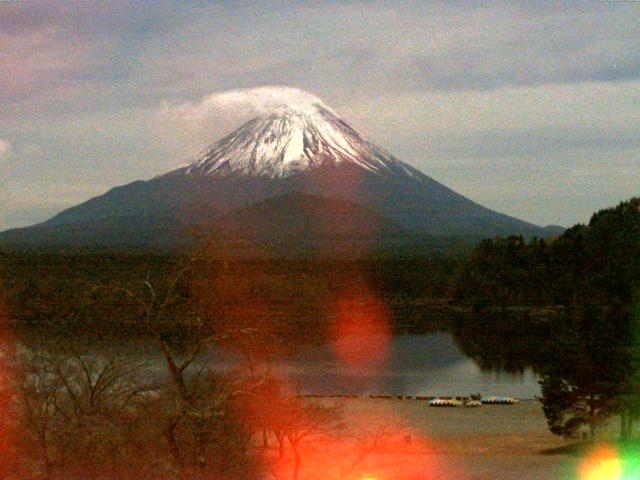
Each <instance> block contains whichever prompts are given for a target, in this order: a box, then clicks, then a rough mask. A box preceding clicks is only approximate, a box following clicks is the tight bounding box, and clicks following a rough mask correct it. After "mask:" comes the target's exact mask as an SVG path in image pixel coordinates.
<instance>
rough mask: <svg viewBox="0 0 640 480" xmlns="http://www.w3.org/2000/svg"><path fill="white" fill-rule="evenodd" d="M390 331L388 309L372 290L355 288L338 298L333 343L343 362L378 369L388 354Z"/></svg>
mask: <svg viewBox="0 0 640 480" xmlns="http://www.w3.org/2000/svg"><path fill="white" fill-rule="evenodd" d="M345 290H346V289H345ZM390 335H391V332H390V328H389V312H388V309H387V307H386V306H385V305H384V303H383V302H382V301H381V300H380V299H379V298H377V296H375V295H373V294H372V293H371V292H369V291H367V290H366V289H364V288H357V287H356V288H352V290H351V291H348V292H347V293H346V294H343V296H342V297H341V298H339V299H338V301H337V302H336V305H335V317H334V326H333V346H334V350H335V354H336V357H337V359H338V360H339V361H340V362H341V364H343V365H345V366H347V367H351V368H356V369H359V370H371V369H378V368H379V367H380V366H382V364H383V363H384V362H385V360H386V359H387V356H388V354H389V341H390Z"/></svg>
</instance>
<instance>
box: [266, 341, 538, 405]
mask: <svg viewBox="0 0 640 480" xmlns="http://www.w3.org/2000/svg"><path fill="white" fill-rule="evenodd" d="M276 363H277V365H276V368H275V370H276V371H277V372H279V373H282V374H284V375H287V376H289V377H290V378H292V379H293V380H294V381H296V382H297V383H298V384H299V385H300V389H301V391H303V392H307V393H319V394H365V393H384V394H392V395H432V396H436V395H468V394H470V393H477V392H480V393H483V394H502V395H512V396H516V397H520V398H532V397H533V396H534V395H537V394H539V387H538V384H537V378H536V377H535V375H534V374H533V373H532V372H531V370H528V369H526V370H524V371H523V372H522V373H520V374H510V373H504V372H502V373H501V372H486V371H482V370H481V369H480V368H479V367H478V366H477V365H476V364H475V363H474V361H473V360H470V359H469V358H467V357H466V356H465V355H464V353H462V352H461V351H460V349H459V348H458V347H457V345H456V342H455V341H454V339H453V337H452V336H451V335H450V334H448V333H433V334H428V335H398V336H396V337H394V338H393V339H392V340H391V345H390V352H389V356H388V358H387V361H386V362H385V364H384V366H383V367H382V368H381V369H379V370H373V371H364V370H358V369H355V368H348V367H345V366H343V365H340V364H339V363H338V362H337V361H336V359H335V356H334V355H333V351H332V348H331V346H330V345H325V346H323V347H320V348H311V347H309V348H307V349H305V350H304V351H302V352H300V354H299V355H296V356H295V358H293V357H291V358H287V359H279V360H278V361H277V362H276Z"/></svg>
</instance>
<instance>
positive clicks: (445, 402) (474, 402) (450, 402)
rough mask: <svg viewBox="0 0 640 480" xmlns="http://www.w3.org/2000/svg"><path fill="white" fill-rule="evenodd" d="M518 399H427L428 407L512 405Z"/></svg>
mask: <svg viewBox="0 0 640 480" xmlns="http://www.w3.org/2000/svg"><path fill="white" fill-rule="evenodd" d="M519 402H520V401H519V400H518V399H516V398H513V397H482V398H480V399H477V398H468V399H462V400H460V399H458V398H440V397H438V398H434V399H433V400H430V401H429V406H430V407H480V406H482V405H514V404H516V403H519Z"/></svg>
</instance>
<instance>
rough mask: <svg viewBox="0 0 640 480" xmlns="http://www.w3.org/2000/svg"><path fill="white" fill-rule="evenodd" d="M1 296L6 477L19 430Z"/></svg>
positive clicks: (2, 474)
mask: <svg viewBox="0 0 640 480" xmlns="http://www.w3.org/2000/svg"><path fill="white" fill-rule="evenodd" d="M0 288H1V287H0ZM1 297H2V292H1V291H0V478H6V476H7V475H8V474H9V473H11V472H12V470H13V466H14V464H15V462H16V461H17V460H16V457H17V453H18V452H17V448H18V447H17V439H18V435H17V433H18V432H17V425H16V421H17V419H16V408H15V400H14V382H13V381H12V380H13V378H14V374H15V371H14V359H15V350H14V345H13V339H12V336H11V333H10V323H9V316H8V314H7V312H6V309H5V307H4V305H3V303H2V300H1Z"/></svg>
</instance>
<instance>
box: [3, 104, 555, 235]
mask: <svg viewBox="0 0 640 480" xmlns="http://www.w3.org/2000/svg"><path fill="white" fill-rule="evenodd" d="M304 195H306V196H307V197H305V196H304ZM276 197H277V198H278V200H277V201H275V204H274V203H273V202H272V203H269V202H267V203H263V204H260V203H259V202H264V201H267V200H268V199H273V198H276ZM310 197H313V202H312V203H315V204H316V207H315V209H311V210H305V205H307V204H308V203H309V202H311V200H310ZM341 202H342V203H341ZM345 202H346V203H345ZM257 203H258V205H256V204H257ZM251 205H253V207H252V208H248V207H249V206H251ZM319 205H322V206H321V207H320V206H319ZM344 205H349V206H350V207H349V208H350V209H351V212H354V215H353V216H351V217H349V216H346V217H344V218H343V219H342V220H341V221H342V222H343V223H344V225H342V226H341V228H342V229H343V232H349V231H352V232H356V231H367V229H366V228H364V227H365V225H364V223H366V222H367V221H370V222H373V223H375V224H376V225H377V226H376V228H375V231H376V232H377V233H376V238H377V239H380V238H381V237H383V236H389V237H394V236H395V237H397V236H398V232H400V231H401V232H403V233H402V235H401V236H402V237H406V238H407V240H408V241H410V242H411V241H413V237H419V238H423V237H425V236H443V237H468V238H470V239H478V238H481V237H490V236H495V235H508V234H523V235H525V236H528V237H531V236H548V235H549V234H550V233H552V234H555V233H557V231H556V230H553V231H551V232H550V231H549V230H545V229H543V228H541V227H538V226H536V225H533V224H530V223H527V222H524V221H522V220H519V219H516V218H513V217H510V216H508V215H504V214H501V213H497V212H494V211H492V210H490V209H487V208H485V207H483V206H481V205H478V204H477V203H475V202H473V201H471V200H469V199H467V198H465V197H463V196H462V195H459V194H457V193H456V192H454V191H453V190H451V189H449V188H447V187H446V186H444V185H442V184H440V183H438V182H437V181H435V180H433V179H431V178H430V177H428V176H426V175H424V174H423V173H422V172H420V171H418V170H417V169H415V168H413V167H411V166H409V165H407V164H405V163H403V162H401V161H399V160H397V159H396V158H394V157H393V156H392V155H391V154H390V153H389V152H387V151H386V150H384V149H382V148H380V147H377V146H376V145H375V144H374V143H373V142H371V141H370V140H368V139H367V138H365V137H364V136H363V135H361V134H360V133H358V132H357V131H356V130H355V129H354V128H353V127H352V126H351V125H349V124H348V123H347V122H345V121H343V120H342V119H340V118H339V117H338V116H337V115H336V114H335V113H334V112H333V111H331V110H330V109H329V108H328V107H326V106H324V105H319V104H313V105H310V106H308V108H306V109H304V110H300V109H290V108H285V107H283V108H281V109H279V110H278V111H277V112H275V113H272V114H271V115H267V116H264V117H259V118H256V119H254V120H251V121H250V122H248V123H246V124H245V125H243V126H241V127H240V128H239V129H237V130H236V131H235V132H233V133H231V134H230V135H228V136H226V137H224V138H223V139H221V140H220V141H218V142H216V143H214V144H212V145H211V146H210V147H209V148H207V149H206V150H204V151H203V152H202V153H201V154H200V155H199V156H198V157H196V159H194V160H193V161H192V162H190V163H188V164H186V165H184V166H182V167H178V168H176V169H174V170H171V171H169V172H167V173H165V174H163V175H159V176H157V177H155V178H153V179H151V180H148V181H138V182H133V183H131V184H128V185H125V186H122V187H117V188H114V189H112V190H110V191H109V192H107V193H105V194H104V195H101V196H99V197H95V198H93V199H90V200H88V201H87V202H84V203H82V204H80V205H77V206H75V207H72V208H69V209H67V210H65V211H63V212H61V213H60V214H58V215H56V216H54V217H53V218H51V219H50V220H48V221H46V222H44V223H42V224H39V225H35V226H33V227H28V228H23V229H15V230H10V231H7V232H3V233H0V243H4V244H7V243H9V244H14V245H20V244H25V243H28V244H32V245H38V244H47V245H51V244H56V245H78V246H81V245H116V244H117V245H124V244H126V245H132V246H154V245H162V246H178V245H184V244H187V243H188V242H189V235H190V233H189V232H190V230H191V227H193V226H200V227H201V228H202V227H203V226H206V225H209V226H210V227H204V228H205V229H207V228H209V229H210V230H211V231H212V232H219V233H220V232H221V230H218V226H219V225H220V222H224V221H232V219H234V218H235V219H236V220H235V221H232V224H233V225H235V226H234V229H235V231H236V233H237V236H238V235H240V233H242V232H244V233H245V234H246V235H247V236H248V237H251V238H263V239H266V238H271V239H274V238H280V239H283V238H287V239H289V240H290V241H294V240H295V239H294V238H293V237H294V236H300V235H303V234H305V235H307V237H309V236H313V235H321V234H322V232H321V231H319V230H318V229H317V228H315V229H314V228H311V224H312V223H313V220H316V221H317V222H318V223H320V224H321V223H322V222H323V220H322V218H321V217H322V216H323V215H324V216H327V215H328V213H327V212H328V210H330V209H336V212H334V213H333V214H332V215H333V218H338V217H339V215H340V214H339V211H340V208H342V207H344ZM276 206H277V208H276ZM341 206H342V207H341ZM273 208H276V211H277V212H276V213H277V214H278V215H280V216H279V217H278V218H279V219H280V221H279V223H278V222H275V223H270V222H269V221H268V218H269V216H273V215H274V212H273ZM287 209H288V211H287ZM238 210H240V211H238ZM234 212H235V213H234ZM309 212H312V213H309ZM364 212H367V214H364ZM285 213H286V215H285ZM261 215H263V216H265V218H264V219H263V218H262V216H261ZM314 215H315V216H316V218H314ZM329 217H331V215H328V218H329ZM287 218H288V219H290V221H291V222H292V224H291V225H288V224H287V222H286V221H284V220H283V219H287ZM303 218H304V221H303ZM237 219H242V222H244V224H245V225H244V226H243V227H242V228H239V225H240V221H239V220H237ZM365 219H366V220H365ZM263 220H264V221H263ZM332 221H333V220H332ZM300 222H302V223H300ZM248 224H253V225H252V226H248ZM301 224H302V225H306V227H305V231H304V232H302V231H299V230H296V228H297V227H296V228H294V227H295V225H301ZM383 224H384V225H383ZM260 229H262V230H263V231H262V233H260V232H259V230H260ZM278 229H281V230H282V232H283V233H282V234H280V235H279V234H278V232H277V231H276V230H278ZM296 231H297V232H298V233H294V232H296ZM284 232H288V233H287V234H285V233H284ZM308 232H312V233H308ZM342 237H345V235H342ZM309 238H310V237H309ZM376 241H377V240H376ZM383 243H384V242H383Z"/></svg>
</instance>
